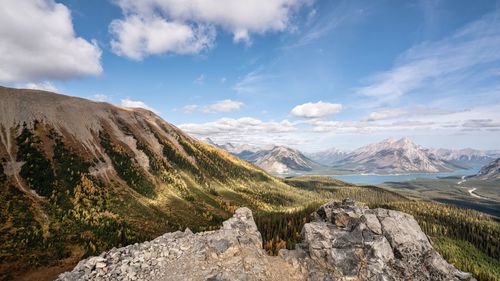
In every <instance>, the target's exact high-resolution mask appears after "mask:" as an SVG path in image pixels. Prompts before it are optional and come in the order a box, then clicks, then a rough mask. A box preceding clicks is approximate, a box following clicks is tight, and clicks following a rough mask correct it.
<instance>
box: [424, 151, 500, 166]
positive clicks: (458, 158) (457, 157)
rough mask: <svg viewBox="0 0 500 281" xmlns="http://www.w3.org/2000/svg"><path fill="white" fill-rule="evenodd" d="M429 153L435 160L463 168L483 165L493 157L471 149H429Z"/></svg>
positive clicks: (484, 152)
mask: <svg viewBox="0 0 500 281" xmlns="http://www.w3.org/2000/svg"><path fill="white" fill-rule="evenodd" d="M429 152H430V153H433V154H434V155H435V156H436V157H437V158H439V159H441V160H444V161H447V162H450V163H453V164H455V165H458V166H462V167H465V168H468V167H473V166H482V165H485V164H487V163H489V162H491V160H493V159H494V157H493V156H492V155H491V154H489V153H488V152H486V151H483V150H477V149H472V148H465V149H445V148H439V149H430V150H429Z"/></svg>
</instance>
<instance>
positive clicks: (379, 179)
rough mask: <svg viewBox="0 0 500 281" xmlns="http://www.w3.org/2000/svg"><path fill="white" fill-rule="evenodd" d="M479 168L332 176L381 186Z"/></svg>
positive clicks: (469, 173) (465, 173)
mask: <svg viewBox="0 0 500 281" xmlns="http://www.w3.org/2000/svg"><path fill="white" fill-rule="evenodd" d="M478 171H479V168H472V169H469V170H457V171H453V172H446V173H415V174H401V175H399V174H398V175H371V174H370V175H339V176H331V177H332V178H335V179H339V180H341V181H345V182H349V183H354V184H367V185H368V184H373V185H376V184H381V183H384V182H404V181H410V180H416V179H437V178H443V177H451V176H456V177H460V176H468V175H473V174H476V173H477V172H478Z"/></svg>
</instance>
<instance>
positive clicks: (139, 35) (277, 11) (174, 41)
mask: <svg viewBox="0 0 500 281" xmlns="http://www.w3.org/2000/svg"><path fill="white" fill-rule="evenodd" d="M310 2H312V0H252V1H248V0H148V1H135V0H117V1H115V3H117V4H118V5H119V6H120V7H121V9H122V11H123V14H124V19H117V20H114V21H113V22H112V24H111V25H110V30H111V33H112V35H113V37H114V39H113V41H112V45H113V49H114V50H115V52H116V53H117V54H119V55H124V56H127V57H129V58H132V59H136V60H140V59H142V58H143V57H145V56H147V55H150V54H160V53H166V52H173V53H181V54H189V53H198V52H200V51H203V50H205V49H208V48H210V47H211V46H212V45H213V41H214V39H215V36H216V34H215V27H220V28H222V29H223V30H226V31H228V32H230V33H232V34H233V40H234V41H235V42H247V43H249V42H250V40H251V38H250V36H251V34H252V33H257V34H263V33H266V32H271V31H283V30H285V29H287V27H288V26H289V25H290V19H291V14H292V13H293V12H294V11H296V10H297V9H298V8H300V7H301V6H303V5H307V4H308V3H310ZM200 27H203V28H201V29H200Z"/></svg>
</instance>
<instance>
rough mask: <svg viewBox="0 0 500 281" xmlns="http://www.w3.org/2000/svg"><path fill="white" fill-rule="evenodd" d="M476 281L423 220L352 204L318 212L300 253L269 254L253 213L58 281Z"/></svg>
mask: <svg viewBox="0 0 500 281" xmlns="http://www.w3.org/2000/svg"><path fill="white" fill-rule="evenodd" d="M103 279H104V280H149V281H154V280H475V279H474V278H472V277H471V275H470V274H469V273H464V272H461V271H459V270H457V269H456V268H455V267H453V266H452V265H450V264H448V263H447V262H446V261H445V260H444V259H443V258H442V257H441V256H440V255H439V254H438V253H437V252H436V251H435V250H434V249H433V248H432V245H431V243H430V242H429V239H428V238H427V236H426V235H425V234H424V233H423V232H422V230H421V229H420V227H419V225H418V224H417V222H416V221H415V219H414V218H413V217H412V216H410V215H408V214H405V213H402V212H397V211H392V210H386V209H368V208H366V207H363V206H361V205H359V204H356V203H355V202H354V201H352V200H349V199H346V200H344V201H343V202H342V203H328V204H325V205H323V206H321V207H320V208H319V209H318V210H317V211H316V212H314V213H313V214H312V215H311V222H310V223H307V224H305V225H304V228H303V229H302V241H301V243H299V244H298V245H297V247H296V249H295V250H281V251H280V253H279V255H278V256H276V257H273V256H268V255H267V254H266V253H265V251H264V250H263V249H262V238H261V235H260V233H259V232H258V230H257V227H256V225H255V222H254V220H253V217H252V213H251V211H250V210H249V209H247V208H240V209H238V210H237V211H236V213H235V214H234V216H233V217H232V218H231V219H229V220H227V221H225V222H224V223H223V226H222V228H221V229H220V230H217V231H208V232H202V233H197V234H193V233H192V232H191V231H189V229H187V230H186V231H185V232H180V231H178V232H174V233H167V234H164V235H163V236H160V237H158V238H156V239H154V240H152V241H149V242H144V243H140V244H134V245H130V246H127V247H124V248H119V249H112V250H111V251H109V252H105V253H103V254H101V255H100V256H98V257H91V258H88V259H85V260H82V261H80V263H79V264H78V265H77V266H76V267H75V268H74V269H73V271H71V272H66V273H63V274H61V275H60V276H59V279H58V280H103Z"/></svg>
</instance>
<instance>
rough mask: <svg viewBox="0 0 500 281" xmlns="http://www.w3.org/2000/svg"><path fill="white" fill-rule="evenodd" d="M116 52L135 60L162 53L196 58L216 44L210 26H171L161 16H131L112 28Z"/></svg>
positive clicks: (112, 42) (111, 26)
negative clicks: (195, 56) (191, 55)
mask: <svg viewBox="0 0 500 281" xmlns="http://www.w3.org/2000/svg"><path fill="white" fill-rule="evenodd" d="M109 29H110V32H111V34H112V36H113V39H112V41H111V47H112V49H113V52H114V53H116V54H117V55H120V56H126V57H128V58H131V59H134V60H142V59H143V58H144V57H146V56H148V55H158V54H162V53H177V54H196V53H199V52H201V51H203V50H207V49H210V48H211V47H212V46H213V43H214V40H215V29H214V28H213V27H211V26H206V25H198V26H192V25H189V24H184V23H181V22H169V21H167V20H165V19H163V18H161V17H159V16H152V17H145V18H144V17H140V16H137V15H131V16H127V17H125V19H124V20H122V19H117V20H113V21H112V22H111V24H110V26H109Z"/></svg>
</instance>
